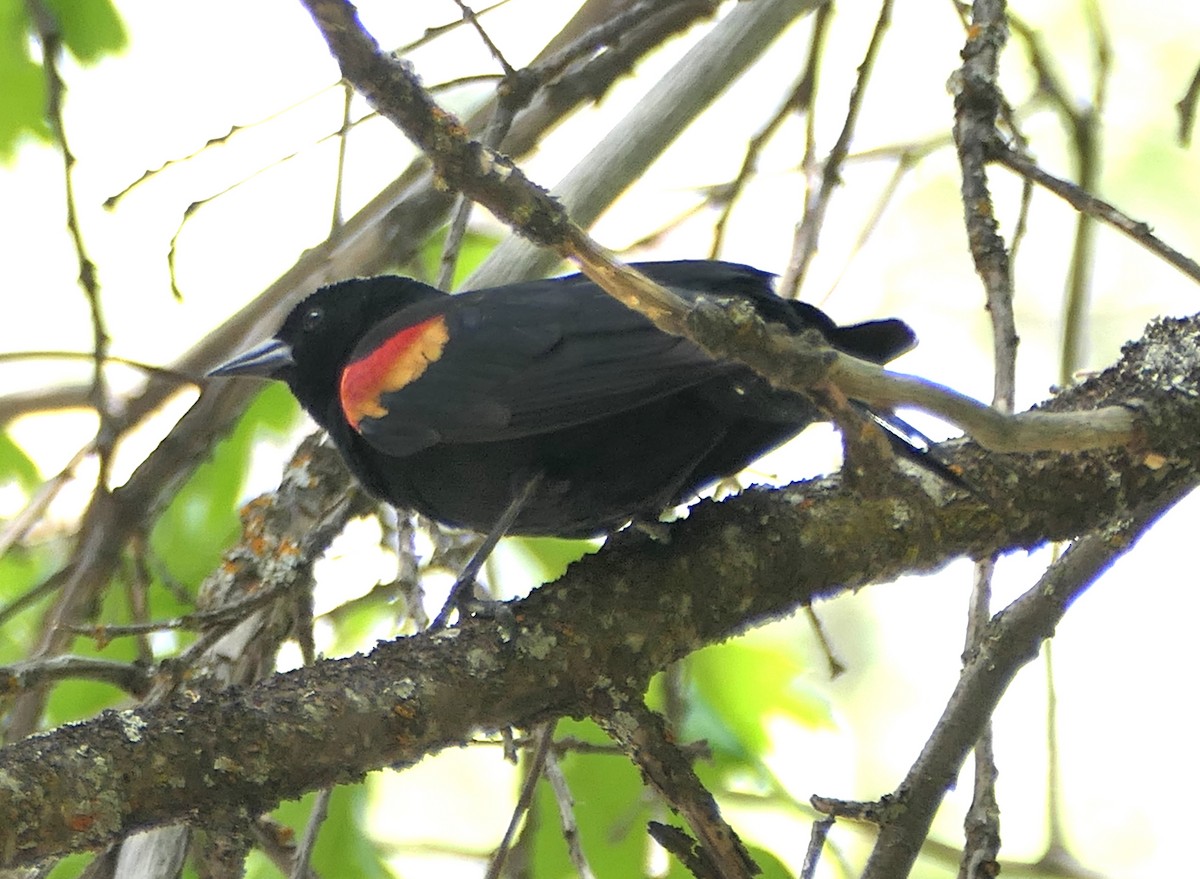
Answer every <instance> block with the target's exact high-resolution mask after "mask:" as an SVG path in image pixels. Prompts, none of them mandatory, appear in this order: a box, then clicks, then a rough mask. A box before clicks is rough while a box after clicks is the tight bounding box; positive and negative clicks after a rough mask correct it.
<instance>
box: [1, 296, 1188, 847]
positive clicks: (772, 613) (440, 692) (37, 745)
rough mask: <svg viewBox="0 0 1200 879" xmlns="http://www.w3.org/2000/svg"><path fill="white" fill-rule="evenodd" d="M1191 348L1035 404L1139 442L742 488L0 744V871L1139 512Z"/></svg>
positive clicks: (1161, 500)
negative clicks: (374, 630)
mask: <svg viewBox="0 0 1200 879" xmlns="http://www.w3.org/2000/svg"><path fill="white" fill-rule="evenodd" d="M1197 352H1200V319H1196V318H1193V319H1190V320H1173V321H1163V322H1160V323H1156V324H1154V325H1152V326H1151V328H1150V329H1149V331H1148V332H1147V335H1146V337H1145V338H1144V339H1143V340H1142V341H1140V342H1138V343H1135V344H1133V345H1131V346H1129V347H1128V348H1127V349H1126V354H1125V357H1124V359H1123V360H1122V362H1121V363H1120V364H1119V365H1117V366H1116V367H1114V368H1112V369H1110V370H1108V371H1107V372H1106V373H1104V374H1103V375H1101V376H1098V377H1096V378H1093V379H1091V380H1089V381H1088V382H1087V383H1085V384H1083V385H1080V386H1078V387H1076V388H1072V389H1070V390H1069V391H1067V392H1065V393H1064V394H1063V395H1062V396H1061V397H1059V398H1058V399H1056V400H1055V401H1053V406H1054V407H1055V408H1070V407H1080V406H1083V407H1090V406H1095V405H1099V404H1115V403H1119V402H1121V401H1131V400H1134V399H1136V400H1138V401H1140V403H1139V405H1140V406H1142V407H1143V411H1144V412H1145V413H1146V415H1145V417H1146V419H1147V421H1148V422H1149V423H1152V424H1154V425H1155V431H1154V433H1153V437H1152V439H1153V445H1152V446H1151V447H1150V449H1148V450H1144V451H1142V452H1138V453H1132V452H1121V453H1109V454H1106V455H1097V454H1088V455H1078V456H1061V455H1050V456H1036V457H1015V456H1014V457H1012V458H1011V459H1009V460H1008V461H1006V462H1005V465H1004V466H1003V467H1001V466H998V465H996V464H995V462H994V460H993V459H992V457H990V456H987V455H985V454H983V453H982V452H981V451H980V450H979V449H978V448H977V447H974V446H971V445H970V444H966V443H961V442H959V443H954V444H950V446H949V447H948V448H946V449H944V450H943V451H944V452H945V453H946V454H947V455H948V456H949V457H950V459H951V463H952V464H954V465H957V466H962V467H964V468H966V469H968V470H969V471H970V472H971V474H972V482H973V484H975V485H977V486H978V492H977V493H975V494H971V495H965V494H963V493H956V494H950V495H948V496H944V497H938V498H931V497H929V496H927V495H926V494H925V493H924V492H923V491H920V490H919V489H913V488H908V487H902V488H899V489H897V491H898V492H899V493H898V494H897V495H895V496H891V497H872V498H869V499H865V498H863V497H861V496H859V495H857V494H855V493H853V492H851V491H849V490H847V489H846V488H845V487H844V486H842V485H840V484H839V483H838V482H837V481H836V480H824V481H819V482H813V483H808V484H802V485H797V486H792V487H790V488H788V489H784V490H780V491H747V492H743V493H742V494H741V495H739V496H737V497H736V498H734V499H732V500H730V501H726V502H724V503H721V504H715V503H711V502H706V503H702V504H700V505H698V506H697V507H696V508H694V509H693V511H692V514H691V515H690V516H689V517H688V518H687V519H686V520H683V521H681V522H677V523H675V524H674V525H672V526H670V536H671V542H670V544H669V545H665V546H664V545H662V544H659V543H656V542H653V541H650V540H649V539H648V538H646V537H645V536H644V535H641V534H640V533H637V532H626V533H623V534H620V535H617V536H616V537H614V538H613V539H612V540H610V542H609V544H608V546H606V547H605V549H604V550H603V551H602V552H601V553H599V554H597V555H594V556H589V557H587V558H586V559H585V560H583V561H582V562H580V563H578V564H576V565H573V566H572V567H571V569H570V570H569V571H568V572H567V574H566V575H565V576H564V577H563V578H562V579H561V580H559V581H558V582H557V583H555V584H554V585H553V586H552V587H550V588H544V589H539V590H536V591H535V592H534V593H533V594H532V595H531V596H530V597H529V598H527V599H525V600H523V601H521V602H520V603H518V604H516V605H514V606H513V608H512V610H513V614H512V616H511V619H512V620H515V621H517V623H516V625H515V627H510V626H509V625H507V624H505V625H499V624H498V623H497V622H496V621H495V620H489V619H478V618H477V619H469V620H467V621H465V622H464V623H463V625H461V626H460V627H458V628H456V629H452V630H449V631H444V632H437V633H426V634H422V635H418V636H414V637H411V638H401V639H399V640H397V641H394V642H389V643H386V644H383V645H381V646H379V647H378V648H377V649H376V650H375V651H374V652H373V653H372V654H371V655H370V656H366V657H364V656H358V657H352V658H349V659H343V660H336V661H325V662H318V663H317V664H315V665H314V666H312V667H307V668H303V669H299V670H297V671H295V672H291V673H288V674H285V675H279V676H276V677H273V678H271V679H270V680H268V681H265V682H263V683H262V684H259V685H257V686H254V687H252V688H248V689H237V688H233V689H227V690H223V691H220V692H203V691H199V690H195V689H193V690H189V691H187V692H184V693H182V694H181V695H180V696H179V698H177V699H176V700H175V701H172V702H168V703H166V704H163V705H158V706H151V707H145V708H139V709H136V710H133V711H125V712H120V713H113V712H109V713H106V714H103V715H101V716H100V717H98V718H96V719H95V720H92V721H88V722H85V723H82V724H78V725H75V726H70V727H64V728H61V729H58V730H55V731H53V732H51V733H48V734H46V735H44V736H40V737H37V738H31V739H26V740H23V741H21V742H18V743H16V744H14V745H11V746H9V747H8V748H5V749H3V750H0V778H3V779H4V784H3V785H0V864H3V865H9V864H22V863H30V862H31V861H34V860H36V859H38V858H42V857H47V856H50V855H54V854H61V853H63V852H65V851H69V850H82V849H86V848H93V847H97V846H100V845H103V844H104V843H106V842H108V841H111V840H112V839H113V838H114V837H116V836H118V835H121V834H124V833H128V832H130V831H131V830H134V829H138V828H144V827H149V826H157V825H162V824H166V823H172V822H175V821H179V820H182V819H187V820H192V821H199V822H202V823H205V824H208V825H210V826H211V825H212V824H214V823H215V824H218V825H221V826H225V822H232V824H233V826H236V825H237V822H238V821H240V820H241V819H240V818H239V817H238V816H240V815H245V814H248V813H256V812H261V811H265V810H267V809H269V808H271V807H272V806H273V805H275V804H276V803H277V802H279V801H280V800H281V799H286V798H290V797H294V796H297V795H299V794H300V793H302V792H304V791H306V790H311V789H314V788H317V787H322V786H325V785H328V784H331V783H340V782H345V781H349V780H351V779H355V778H359V777H361V776H362V775H363V773H365V772H367V771H370V770H372V769H375V768H378V767H381V766H386V765H409V764H411V763H412V762H415V761H416V760H418V759H420V758H421V757H422V756H424V755H426V754H430V753H434V752H436V751H439V750H441V749H444V748H446V747H448V746H453V745H459V744H463V743H465V742H467V741H468V740H469V739H470V738H471V737H472V735H473V734H475V733H476V732H477V731H478V730H481V729H482V730H491V729H498V728H502V727H505V726H510V725H515V726H520V727H530V726H534V725H536V724H538V723H541V722H544V721H546V720H548V719H552V718H554V717H559V716H568V715H570V716H578V715H583V714H588V713H590V712H591V711H592V710H593V708H594V706H595V705H597V704H601V703H602V702H603V701H605V700H607V701H613V700H618V699H620V698H622V695H623V694H628V693H629V692H639V691H640V689H639V688H641V687H643V686H645V684H646V682H647V681H648V680H649V678H650V676H651V675H652V674H654V673H655V672H657V671H658V670H660V669H662V668H664V667H665V666H666V665H668V664H670V663H671V662H673V661H675V660H677V659H679V658H680V657H681V656H684V655H686V654H687V653H689V652H691V651H693V650H695V649H697V648H699V647H700V646H703V645H704V644H707V643H712V642H714V641H717V640H721V639H724V638H728V637H730V636H732V635H734V634H737V633H739V632H741V631H744V630H745V629H747V628H749V627H750V626H753V625H756V624H758V623H761V622H763V621H765V620H769V619H772V618H777V617H779V616H781V615H785V614H788V613H791V612H792V611H794V610H795V608H796V607H798V606H801V605H805V604H808V603H810V602H812V601H814V600H816V599H819V598H825V597H831V596H834V595H839V594H844V593H847V592H849V591H852V590H855V589H857V588H859V587H861V586H863V585H866V584H869V583H875V582H880V581H884V580H889V579H892V578H895V577H897V576H899V575H900V574H903V573H912V572H920V571H929V570H932V569H935V568H938V567H941V566H942V565H944V564H945V563H946V562H947V561H949V560H950V559H952V558H957V557H961V556H968V557H976V558H977V557H982V556H986V555H989V554H992V553H996V552H1000V551H1005V550H1013V549H1017V548H1027V547H1031V546H1035V545H1038V544H1040V543H1042V542H1045V541H1047V540H1055V539H1063V538H1067V537H1072V536H1075V535H1078V534H1083V533H1087V532H1089V531H1092V530H1094V529H1098V528H1102V527H1104V526H1105V523H1108V522H1111V521H1115V520H1117V519H1119V518H1121V517H1133V518H1135V519H1136V518H1138V517H1142V518H1149V516H1150V515H1151V513H1152V512H1153V511H1154V510H1161V509H1165V508H1166V507H1167V506H1169V505H1170V504H1171V503H1173V502H1174V501H1175V500H1176V499H1177V498H1178V497H1179V496H1180V495H1181V493H1183V492H1185V491H1187V490H1189V489H1190V488H1192V487H1193V486H1195V485H1196V484H1197V482H1198V480H1200V474H1198V472H1197V470H1198V464H1197V462H1200V353H1197ZM318 451H319V452H322V453H324V454H330V455H332V454H333V452H332V451H331V450H329V449H323V450H318ZM635 584H636V586H635ZM645 584H654V585H653V587H649V586H647V585H645ZM997 649H1000V648H999V647H997ZM1006 649H1007V648H1006ZM1014 649H1015V648H1014ZM610 691H611V692H610ZM297 753H303V754H305V757H306V759H305V760H303V761H300V760H296V759H294V755H295V754H297ZM214 780H216V781H217V782H218V783H214ZM47 791H53V792H54V793H53V796H47V795H46V792H47Z"/></svg>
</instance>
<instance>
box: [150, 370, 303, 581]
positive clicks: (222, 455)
mask: <svg viewBox="0 0 1200 879" xmlns="http://www.w3.org/2000/svg"><path fill="white" fill-rule="evenodd" d="M299 417H300V407H299V405H298V404H297V403H296V401H295V399H294V398H293V397H292V395H291V393H290V392H289V391H288V389H287V387H286V386H285V385H283V384H280V383H275V382H272V383H270V384H268V385H267V386H266V387H265V388H264V389H263V391H262V392H261V393H260V394H259V395H258V396H257V397H256V398H255V399H254V402H253V403H251V404H250V406H249V408H247V409H246V413H245V414H244V415H243V416H242V417H241V418H240V419H239V420H238V422H237V426H236V427H235V428H234V429H233V432H232V433H231V434H230V435H229V436H228V437H226V438H225V439H224V440H222V441H221V442H220V443H218V444H217V447H216V448H215V449H214V450H213V453H212V456H211V457H210V458H209V459H208V460H207V461H205V462H204V463H203V464H201V465H200V466H199V467H197V468H196V470H195V472H194V473H193V474H192V476H191V478H190V479H188V481H187V482H186V483H185V484H184V486H183V488H181V489H180V490H179V493H178V494H176V495H175V497H174V498H173V499H172V501H171V503H170V505H169V506H168V507H167V508H166V510H164V511H163V514H162V515H161V516H160V517H159V519H158V521H157V522H156V523H155V525H154V529H153V530H152V531H151V533H150V547H151V549H152V550H153V552H154V556H155V558H156V559H157V560H158V561H159V562H160V563H161V564H162V567H163V572H164V574H165V575H166V576H168V577H171V578H172V579H173V580H174V581H175V582H177V583H179V584H181V585H182V586H184V587H185V588H187V589H188V590H189V591H194V590H195V588H196V586H198V585H199V584H200V581H201V580H203V579H204V578H205V577H206V576H208V574H209V573H210V572H211V571H212V569H213V568H214V567H216V564H217V562H219V561H220V560H221V554H222V553H223V552H224V551H225V549H226V548H227V547H228V546H229V544H230V542H231V541H232V540H233V538H234V537H235V536H236V535H237V533H238V530H239V525H238V516H237V507H238V503H239V502H240V501H241V500H242V492H243V486H244V485H245V482H246V474H247V473H248V472H249V469H250V465H251V460H252V458H251V455H252V453H253V451H254V448H255V447H256V445H257V444H259V443H261V442H262V441H263V440H264V439H267V438H268V437H275V438H281V437H283V436H285V435H286V433H287V431H288V430H290V429H291V428H292V427H294V426H295V425H296V423H297V422H298V420H299Z"/></svg>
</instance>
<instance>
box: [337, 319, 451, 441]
mask: <svg viewBox="0 0 1200 879" xmlns="http://www.w3.org/2000/svg"><path fill="white" fill-rule="evenodd" d="M449 340H450V331H449V329H447V327H446V318H445V317H444V316H443V315H438V316H437V317H431V318H430V319H429V320H426V321H422V322H421V323H419V324H413V325H412V326H411V327H405V328H404V329H402V330H400V331H399V332H398V333H396V334H395V335H393V336H389V337H388V338H387V339H385V340H384V341H383V342H382V343H381V344H380V345H378V346H377V347H375V348H374V349H373V350H372V351H371V352H370V353H368V354H366V355H365V356H363V357H360V358H359V359H358V360H355V361H354V362H352V363H349V364H347V366H346V368H345V369H343V370H342V381H341V388H340V397H341V402H342V412H343V413H344V414H345V416H346V420H347V421H349V422H350V424H351V426H352V427H354V429H355V430H357V429H358V425H359V422H361V421H362V420H363V419H364V418H382V417H383V416H384V415H387V412H388V410H387V407H386V406H384V405H383V404H382V403H381V402H380V398H381V397H382V396H383V395H384V394H386V393H388V392H389V391H398V390H400V389H401V388H402V387H404V386H405V385H408V384H411V383H412V382H414V381H416V380H417V379H419V378H420V377H421V376H422V375H423V374H424V373H425V370H426V369H427V368H428V367H429V364H430V363H433V362H434V361H435V360H437V359H438V358H439V357H441V356H442V351H443V350H444V349H445V347H446V343H447V342H448V341H449Z"/></svg>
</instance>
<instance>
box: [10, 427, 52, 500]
mask: <svg viewBox="0 0 1200 879" xmlns="http://www.w3.org/2000/svg"><path fill="white" fill-rule="evenodd" d="M41 481H42V477H41V474H40V473H38V469H37V465H36V464H34V463H33V461H32V460H31V459H30V457H29V456H28V455H26V454H25V452H24V451H23V450H22V449H21V447H20V446H18V445H17V444H16V443H15V442H13V441H12V438H11V437H9V435H8V434H7V433H4V432H0V485H4V484H5V483H8V482H15V483H16V484H17V485H18V486H20V488H21V489H22V490H24V491H25V492H26V494H28V493H29V492H32V491H33V490H34V489H36V488H37V487H38V485H39V484H40V483H41Z"/></svg>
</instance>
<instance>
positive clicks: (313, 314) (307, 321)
mask: <svg viewBox="0 0 1200 879" xmlns="http://www.w3.org/2000/svg"><path fill="white" fill-rule="evenodd" d="M324 319H325V309H323V308H321V307H320V306H319V305H314V306H313V307H312V308H310V309H309V310H308V311H306V312H304V320H302V321H301V322H300V326H301V327H303V329H304V331H305V332H309V331H310V330H315V329H316V328H317V327H319V326H320V325H321V321H323V320H324Z"/></svg>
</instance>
